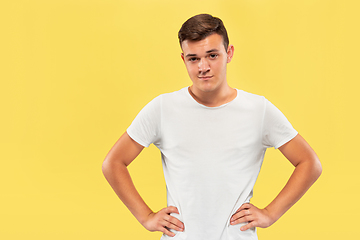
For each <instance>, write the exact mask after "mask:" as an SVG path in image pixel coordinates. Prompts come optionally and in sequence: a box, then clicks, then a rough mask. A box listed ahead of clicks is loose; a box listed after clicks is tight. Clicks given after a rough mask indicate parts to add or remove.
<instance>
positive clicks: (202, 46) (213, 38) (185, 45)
mask: <svg viewBox="0 0 360 240" xmlns="http://www.w3.org/2000/svg"><path fill="white" fill-rule="evenodd" d="M181 47H182V50H183V52H184V55H185V56H187V55H188V54H191V55H193V54H200V53H210V52H215V51H218V52H219V51H222V50H224V44H223V39H222V36H220V35H219V34H212V35H210V36H208V37H206V38H204V39H202V40H199V41H191V40H185V41H183V42H182V44H181Z"/></svg>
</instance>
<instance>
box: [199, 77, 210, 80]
mask: <svg viewBox="0 0 360 240" xmlns="http://www.w3.org/2000/svg"><path fill="white" fill-rule="evenodd" d="M212 77H213V76H198V78H200V79H201V80H209V79H210V78H212Z"/></svg>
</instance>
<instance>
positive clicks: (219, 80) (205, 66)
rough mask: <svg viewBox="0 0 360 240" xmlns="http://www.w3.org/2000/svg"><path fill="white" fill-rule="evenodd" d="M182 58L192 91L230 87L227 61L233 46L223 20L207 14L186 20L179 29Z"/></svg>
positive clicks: (231, 55) (228, 61) (211, 90)
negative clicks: (230, 43) (227, 76)
mask: <svg viewBox="0 0 360 240" xmlns="http://www.w3.org/2000/svg"><path fill="white" fill-rule="evenodd" d="M179 40H180V44H181V48H182V51H183V52H182V53H181V58H182V59H183V61H184V63H185V66H186V69H187V71H188V74H189V77H190V79H191V80H192V82H193V86H191V90H192V91H193V92H199V91H200V92H208V93H209V92H214V91H221V89H227V88H229V86H228V84H227V81H226V66H227V64H228V63H230V61H231V59H232V57H233V54H234V46H233V45H229V39H228V37H227V33H226V30H225V27H224V25H223V23H222V21H221V20H220V19H219V18H214V17H212V16H211V15H208V14H200V15H196V16H194V17H192V18H190V19H189V20H187V21H186V22H185V23H184V24H183V26H182V27H181V29H180V31H179Z"/></svg>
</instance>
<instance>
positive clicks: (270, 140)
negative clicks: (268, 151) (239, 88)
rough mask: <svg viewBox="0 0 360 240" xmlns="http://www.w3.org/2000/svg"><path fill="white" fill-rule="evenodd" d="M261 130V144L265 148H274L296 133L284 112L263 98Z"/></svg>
mask: <svg viewBox="0 0 360 240" xmlns="http://www.w3.org/2000/svg"><path fill="white" fill-rule="evenodd" d="M262 132H263V141H262V142H263V145H264V146H265V147H266V148H270V147H274V148H276V149H277V148H279V147H281V146H282V145H284V144H285V143H287V142H288V141H290V140H291V139H293V138H294V137H295V136H296V135H297V134H298V132H297V131H296V130H295V129H294V128H293V126H292V125H291V124H290V122H289V121H288V120H287V118H286V117H285V116H284V114H283V113H282V112H281V111H280V110H279V109H278V108H277V107H275V106H274V105H273V104H272V103H271V102H269V101H268V100H267V99H265V111H264V121H263V131H262Z"/></svg>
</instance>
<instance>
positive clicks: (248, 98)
mask: <svg viewBox="0 0 360 240" xmlns="http://www.w3.org/2000/svg"><path fill="white" fill-rule="evenodd" d="M237 91H238V95H239V101H240V102H242V103H245V104H251V105H252V104H255V105H263V104H264V103H265V101H266V98H265V97H264V96H261V95H258V94H254V93H250V92H246V91H244V90H239V89H238V90H237Z"/></svg>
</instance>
